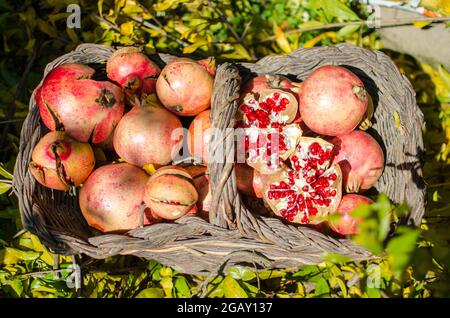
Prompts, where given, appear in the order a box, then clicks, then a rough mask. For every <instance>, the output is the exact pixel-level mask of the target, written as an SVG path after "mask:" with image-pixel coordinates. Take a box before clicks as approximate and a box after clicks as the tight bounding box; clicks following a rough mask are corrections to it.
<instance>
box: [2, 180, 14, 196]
mask: <svg viewBox="0 0 450 318" xmlns="http://www.w3.org/2000/svg"><path fill="white" fill-rule="evenodd" d="M11 188H12V185H11V184H9V183H3V182H0V194H3V193H6V192H7V191H8V190H9V189H11Z"/></svg>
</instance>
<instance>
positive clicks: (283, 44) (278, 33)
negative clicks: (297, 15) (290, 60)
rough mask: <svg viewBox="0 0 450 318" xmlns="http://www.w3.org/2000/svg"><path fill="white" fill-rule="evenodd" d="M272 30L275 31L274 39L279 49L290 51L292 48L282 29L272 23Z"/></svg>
mask: <svg viewBox="0 0 450 318" xmlns="http://www.w3.org/2000/svg"><path fill="white" fill-rule="evenodd" d="M273 31H274V33H275V41H276V42H277V45H278V46H279V47H280V49H282V50H283V52H284V53H291V52H292V48H291V46H290V44H289V42H288V40H287V38H286V35H285V34H284V32H283V30H282V29H281V28H280V27H279V26H278V25H276V24H274V25H273Z"/></svg>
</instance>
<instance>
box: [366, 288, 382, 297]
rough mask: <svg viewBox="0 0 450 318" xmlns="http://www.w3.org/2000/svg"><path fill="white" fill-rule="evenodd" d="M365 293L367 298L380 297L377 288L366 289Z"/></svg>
mask: <svg viewBox="0 0 450 318" xmlns="http://www.w3.org/2000/svg"><path fill="white" fill-rule="evenodd" d="M366 292H367V296H369V298H380V297H381V293H380V289H379V288H369V287H368V288H367V290H366Z"/></svg>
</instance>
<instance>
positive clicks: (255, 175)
mask: <svg viewBox="0 0 450 318" xmlns="http://www.w3.org/2000/svg"><path fill="white" fill-rule="evenodd" d="M234 169H235V172H236V184H237V188H238V190H239V191H240V192H241V193H243V194H245V195H249V196H252V197H256V198H262V197H263V182H264V181H263V180H264V179H265V176H264V175H261V174H260V173H259V172H258V171H257V170H255V169H253V168H252V167H250V166H248V165H246V164H243V163H236V164H235V166H234Z"/></svg>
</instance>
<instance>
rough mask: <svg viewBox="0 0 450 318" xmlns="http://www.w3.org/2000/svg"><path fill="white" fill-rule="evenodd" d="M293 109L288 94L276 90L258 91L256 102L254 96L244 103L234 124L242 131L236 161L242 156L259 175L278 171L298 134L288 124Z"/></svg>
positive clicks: (297, 130) (295, 102)
mask: <svg viewBox="0 0 450 318" xmlns="http://www.w3.org/2000/svg"><path fill="white" fill-rule="evenodd" d="M297 108H298V104H297V100H296V99H295V97H294V96H293V95H292V94H290V93H287V92H285V91H282V90H276V89H268V90H263V91H260V93H259V99H258V100H257V99H256V98H255V97H254V96H253V97H252V96H249V97H248V98H247V99H246V100H244V102H243V103H242V104H241V105H240V107H239V111H240V113H239V115H238V121H237V125H236V126H237V127H238V128H243V131H242V134H241V135H242V136H239V137H238V138H239V140H240V141H241V142H240V143H241V145H238V162H239V163H241V157H246V162H247V164H248V165H249V166H251V167H253V168H255V169H256V170H258V171H259V172H260V173H262V174H271V173H274V172H276V171H278V170H280V169H281V168H282V162H281V161H282V160H285V159H287V158H288V157H289V155H290V154H291V153H292V152H293V151H294V149H295V146H296V144H297V142H298V140H299V138H300V136H301V134H302V130H301V128H300V126H299V125H298V124H290V123H291V122H292V121H294V119H295V117H296V114H297ZM244 154H245V156H244Z"/></svg>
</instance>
